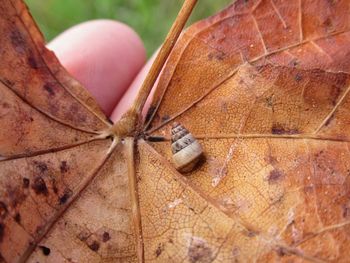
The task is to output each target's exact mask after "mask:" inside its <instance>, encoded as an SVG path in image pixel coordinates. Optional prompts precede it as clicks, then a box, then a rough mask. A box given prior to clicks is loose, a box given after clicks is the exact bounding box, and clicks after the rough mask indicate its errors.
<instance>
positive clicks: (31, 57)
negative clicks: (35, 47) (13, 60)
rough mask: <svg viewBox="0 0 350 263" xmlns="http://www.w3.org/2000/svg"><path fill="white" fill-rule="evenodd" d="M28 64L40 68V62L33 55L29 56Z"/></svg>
mask: <svg viewBox="0 0 350 263" xmlns="http://www.w3.org/2000/svg"><path fill="white" fill-rule="evenodd" d="M28 64H29V66H30V67H31V68H33V69H38V68H39V67H38V64H37V62H36V60H35V58H34V57H33V56H29V57H28Z"/></svg>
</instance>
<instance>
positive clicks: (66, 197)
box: [60, 189, 73, 205]
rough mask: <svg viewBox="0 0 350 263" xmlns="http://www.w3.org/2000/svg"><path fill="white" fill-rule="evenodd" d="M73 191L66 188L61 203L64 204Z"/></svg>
mask: <svg viewBox="0 0 350 263" xmlns="http://www.w3.org/2000/svg"><path fill="white" fill-rule="evenodd" d="M72 194H73V193H72V191H71V190H69V189H66V190H65V191H64V194H63V195H62V196H61V197H60V205H63V204H65V203H66V202H67V200H68V199H69V198H70V197H71V196H72Z"/></svg>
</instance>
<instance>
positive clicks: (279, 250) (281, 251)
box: [276, 247, 287, 257]
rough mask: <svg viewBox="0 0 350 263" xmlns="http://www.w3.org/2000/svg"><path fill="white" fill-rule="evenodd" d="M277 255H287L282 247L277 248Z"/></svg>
mask: <svg viewBox="0 0 350 263" xmlns="http://www.w3.org/2000/svg"><path fill="white" fill-rule="evenodd" d="M276 252H277V255H278V256H280V257H284V256H285V255H287V252H286V250H285V249H284V248H282V247H279V248H278V249H277V250H276Z"/></svg>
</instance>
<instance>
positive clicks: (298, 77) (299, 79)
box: [294, 72, 303, 82]
mask: <svg viewBox="0 0 350 263" xmlns="http://www.w3.org/2000/svg"><path fill="white" fill-rule="evenodd" d="M294 79H295V81H296V82H300V81H301V80H302V79H303V76H302V75H301V74H300V73H299V72H298V73H297V74H295V76H294Z"/></svg>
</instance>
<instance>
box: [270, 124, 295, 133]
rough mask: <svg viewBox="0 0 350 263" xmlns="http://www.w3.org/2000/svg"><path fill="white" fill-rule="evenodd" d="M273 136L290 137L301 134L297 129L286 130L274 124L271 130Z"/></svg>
mask: <svg viewBox="0 0 350 263" xmlns="http://www.w3.org/2000/svg"><path fill="white" fill-rule="evenodd" d="M271 132H272V134H278V135H282V134H288V135H293V134H299V131H298V130H297V129H286V128H284V127H283V126H282V125H281V124H274V125H273V126H272V128H271Z"/></svg>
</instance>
